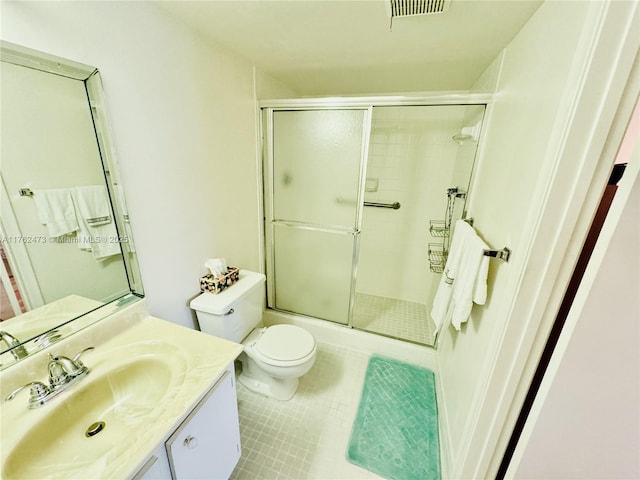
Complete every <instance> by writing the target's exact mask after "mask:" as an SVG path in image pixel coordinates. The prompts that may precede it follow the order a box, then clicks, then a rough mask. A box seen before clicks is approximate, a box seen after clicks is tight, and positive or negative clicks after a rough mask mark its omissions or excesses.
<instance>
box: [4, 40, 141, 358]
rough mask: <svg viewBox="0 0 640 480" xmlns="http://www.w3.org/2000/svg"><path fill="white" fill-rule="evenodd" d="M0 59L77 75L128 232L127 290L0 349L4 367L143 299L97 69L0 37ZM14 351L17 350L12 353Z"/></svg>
mask: <svg viewBox="0 0 640 480" xmlns="http://www.w3.org/2000/svg"><path fill="white" fill-rule="evenodd" d="M0 61H2V62H5V63H10V64H13V65H17V66H21V67H26V68H32V69H35V70H40V71H43V72H46V73H51V74H54V75H59V76H62V77H66V78H71V79H74V80H79V81H82V82H83V83H84V85H85V90H86V93H87V100H88V106H89V107H90V111H91V118H92V121H93V126H94V131H95V134H96V142H97V146H98V150H99V154H100V159H101V163H102V165H101V166H102V170H103V172H104V178H105V182H106V186H107V191H108V195H109V199H110V203H111V207H112V209H113V214H114V219H115V225H116V230H117V231H118V234H119V236H127V237H128V238H129V239H130V240H129V242H123V243H120V248H121V251H122V259H123V262H124V268H125V272H126V275H127V282H128V285H129V292H128V293H126V294H125V295H123V296H121V297H119V298H117V299H115V300H113V301H111V302H109V303H106V304H105V305H102V306H100V307H98V308H95V309H93V310H90V311H88V312H85V313H83V314H82V315H79V316H70V318H68V319H65V320H64V321H63V322H62V323H60V324H58V325H55V326H52V327H51V328H49V329H48V330H45V331H43V332H41V333H39V334H38V335H37V336H36V337H32V338H29V339H24V340H23V341H22V343H21V344H20V345H18V346H14V347H13V348H8V349H7V350H4V351H2V350H1V349H0V370H3V369H5V368H7V367H8V366H10V365H13V364H15V363H17V362H18V361H19V360H21V359H22V358H27V357H28V356H29V355H30V354H31V353H35V352H37V351H39V350H40V349H42V348H46V347H48V346H49V345H51V344H52V343H53V342H55V341H59V340H61V339H63V338H66V337H68V336H69V335H72V334H74V333H76V332H78V331H80V330H82V329H84V328H86V327H87V326H89V325H91V324H93V323H95V322H96V321H98V320H100V319H102V318H104V317H106V316H109V315H111V314H113V313H116V312H117V311H118V310H120V309H121V308H124V307H126V306H129V305H130V304H132V303H133V302H134V301H138V300H140V299H142V298H143V297H144V289H143V287H142V278H141V275H140V268H139V265H138V260H137V256H136V253H135V248H134V247H133V245H134V244H133V238H131V231H130V228H126V225H125V222H129V215H128V209H127V207H126V202H125V199H124V195H123V193H122V190H121V189H118V188H117V186H118V185H120V184H121V181H120V173H119V169H118V163H117V160H116V155H115V148H114V145H113V141H112V138H111V135H110V129H109V122H108V115H107V109H106V101H105V95H104V89H103V85H102V78H101V77H100V72H99V71H98V69H97V68H96V67H92V66H90V65H85V64H82V63H79V62H75V61H72V60H68V59H66V58H62V57H58V56H55V55H51V54H48V53H44V52H40V51H38V50H33V49H30V48H27V47H23V46H21V45H16V44H14V43H11V42H7V41H4V40H0ZM125 234H126V235H125ZM18 351H19V352H20V354H19V355H16V353H17V352H18Z"/></svg>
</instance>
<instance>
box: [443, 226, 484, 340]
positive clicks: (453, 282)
mask: <svg viewBox="0 0 640 480" xmlns="http://www.w3.org/2000/svg"><path fill="white" fill-rule="evenodd" d="M488 248H489V247H488V246H487V245H486V244H485V243H484V241H483V240H482V239H481V238H480V237H479V236H478V234H477V233H476V231H475V230H474V229H473V228H472V227H471V225H469V224H468V223H467V222H465V221H464V220H458V221H457V222H456V223H455V228H454V234H453V237H452V240H451V248H450V250H449V256H448V258H447V263H446V265H445V268H444V272H443V274H442V278H441V279H440V284H439V285H438V290H437V292H436V295H435V298H434V301H433V306H432V308H431V318H432V319H433V321H434V324H435V326H436V329H435V333H438V332H440V331H441V330H442V329H443V328H445V327H447V326H448V325H449V323H451V324H453V326H454V328H455V329H456V330H460V326H461V325H462V323H464V322H466V321H467V320H468V319H469V315H470V314H471V308H472V306H473V303H477V304H478V305H482V304H484V302H485V301H486V296H487V274H488V269H489V257H486V256H485V255H484V250H485V249H488Z"/></svg>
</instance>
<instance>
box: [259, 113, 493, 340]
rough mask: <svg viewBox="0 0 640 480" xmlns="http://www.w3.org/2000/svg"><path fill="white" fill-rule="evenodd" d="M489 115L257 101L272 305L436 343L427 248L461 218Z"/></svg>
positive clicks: (432, 268) (435, 271)
mask: <svg viewBox="0 0 640 480" xmlns="http://www.w3.org/2000/svg"><path fill="white" fill-rule="evenodd" d="M484 110H485V105H484V104H471V105H373V104H370V105H354V106H348V107H342V106H331V107H325V106H312V107H309V108H303V107H295V108H293V107H290V106H287V107H264V108H263V109H262V120H263V134H264V144H263V146H264V156H263V159H264V171H263V176H264V177H263V181H264V213H265V224H264V225H265V253H266V255H265V260H266V270H267V302H268V307H269V308H272V309H275V310H278V311H283V312H288V313H293V314H297V315H303V316H306V317H312V318H316V319H322V320H328V321H331V322H335V323H339V324H342V325H347V326H350V327H353V328H356V329H359V330H364V331H368V332H373V333H377V334H381V335H385V336H388V337H393V338H398V339H402V340H407V341H410V342H414V343H419V344H425V345H433V344H434V338H433V335H432V333H430V332H432V331H433V325H432V322H431V321H430V318H429V310H430V308H431V302H432V300H433V296H434V295H435V290H436V288H437V285H438V282H439V279H440V276H441V271H442V270H441V268H440V267H441V265H440V266H439V265H437V264H435V263H434V260H433V253H432V252H433V249H436V251H438V249H439V253H441V254H442V256H441V257H440V259H441V260H446V248H447V244H448V240H449V236H450V234H451V231H450V227H451V225H447V224H446V223H447V221H448V222H449V223H451V222H452V220H455V218H459V217H460V216H462V215H463V210H464V205H465V199H466V193H467V191H468V189H469V186H470V182H471V177H472V172H473V165H474V159H475V153H476V149H477V145H478V140H479V136H480V128H481V124H482V119H483V115H484ZM452 191H453V192H455V193H454V194H453V195H452V194H451V192H452ZM454 217H455V218H454ZM434 226H435V228H434Z"/></svg>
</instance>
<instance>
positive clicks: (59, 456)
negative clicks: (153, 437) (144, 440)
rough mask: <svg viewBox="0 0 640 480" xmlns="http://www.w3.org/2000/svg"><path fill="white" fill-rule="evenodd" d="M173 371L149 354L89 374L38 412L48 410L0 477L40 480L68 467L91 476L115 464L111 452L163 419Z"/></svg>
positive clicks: (12, 454) (21, 444) (164, 361)
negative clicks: (147, 425)
mask: <svg viewBox="0 0 640 480" xmlns="http://www.w3.org/2000/svg"><path fill="white" fill-rule="evenodd" d="M172 360H174V363H175V359H172ZM172 370H173V369H172V368H171V365H170V364H169V362H167V361H166V360H165V359H164V358H162V357H160V356H154V355H147V356H146V357H142V358H137V359H136V360H134V361H132V362H127V363H122V364H120V365H119V366H117V367H115V368H113V369H110V370H109V371H108V372H107V373H105V374H103V375H101V376H99V377H96V378H91V374H89V376H87V378H86V379H85V380H84V382H83V383H81V384H78V386H77V387H76V388H75V389H73V390H71V391H69V392H68V394H66V395H65V396H64V397H63V396H61V397H60V398H59V401H55V400H54V401H52V403H51V404H50V405H45V406H44V407H41V408H43V409H44V408H48V409H49V411H48V412H47V415H46V416H44V418H42V419H41V420H40V421H39V422H37V423H36V424H35V425H33V427H32V428H31V429H30V430H29V431H28V432H26V433H25V434H24V436H23V437H22V439H21V440H20V441H19V442H18V444H17V445H15V447H14V448H13V449H12V451H11V453H10V454H9V456H8V457H7V459H6V462H5V464H4V466H3V467H4V468H3V470H4V471H3V478H6V479H12V478H16V479H18V478H44V477H46V476H47V474H49V473H50V471H51V468H52V466H57V467H58V468H60V467H61V468H64V465H65V464H67V463H68V464H70V465H73V469H74V470H76V469H78V468H81V469H82V470H83V471H84V475H85V476H86V475H89V476H91V474H90V473H88V472H90V471H91V470H93V469H95V468H97V467H98V468H99V467H100V462H107V461H109V460H115V459H113V458H111V459H110V456H109V452H111V451H116V450H117V447H118V446H119V445H121V444H122V443H123V442H124V441H130V439H131V437H135V436H136V434H137V433H138V432H139V429H140V428H141V425H142V424H143V423H146V422H149V421H153V420H154V419H155V418H157V417H158V416H160V415H161V414H162V406H161V405H162V401H163V399H165V397H168V396H170V395H171V392H172V389H171V385H172V376H173V373H174V372H172ZM97 471H101V469H99V470H97ZM87 478H88V477H87Z"/></svg>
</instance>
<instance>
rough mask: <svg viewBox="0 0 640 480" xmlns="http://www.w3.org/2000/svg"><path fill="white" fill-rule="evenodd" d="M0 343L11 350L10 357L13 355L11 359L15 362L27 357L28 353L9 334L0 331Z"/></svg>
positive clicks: (18, 341)
mask: <svg viewBox="0 0 640 480" xmlns="http://www.w3.org/2000/svg"><path fill="white" fill-rule="evenodd" d="M0 341H2V342H4V343H5V344H6V345H7V347H9V348H10V349H11V350H10V351H11V355H13V358H15V359H16V360H20V359H21V358H24V357H26V356H27V355H29V352H27V349H26V348H24V345H22V343H21V342H20V340H18V339H17V338H16V337H14V336H13V335H11V334H10V333H9V332H5V331H4V330H0Z"/></svg>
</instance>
